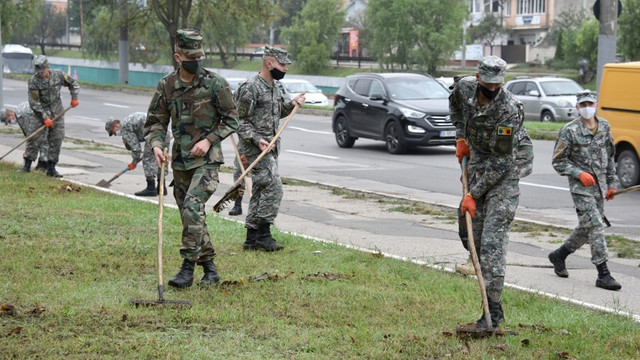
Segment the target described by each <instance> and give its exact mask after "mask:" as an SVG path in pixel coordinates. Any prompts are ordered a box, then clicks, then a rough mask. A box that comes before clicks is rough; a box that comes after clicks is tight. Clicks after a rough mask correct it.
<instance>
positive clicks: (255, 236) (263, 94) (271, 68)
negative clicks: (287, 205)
mask: <svg viewBox="0 0 640 360" xmlns="http://www.w3.org/2000/svg"><path fill="white" fill-rule="evenodd" d="M288 64H291V60H289V55H288V53H287V52H286V51H285V50H282V49H276V48H272V47H269V46H266V47H265V50H264V56H263V59H262V69H261V70H260V73H258V74H257V75H256V76H254V77H253V78H251V79H249V80H247V81H246V82H245V83H243V84H242V85H241V86H240V88H238V90H236V92H235V94H234V99H235V100H236V104H237V105H238V114H239V115H240V119H239V126H238V135H239V137H240V146H239V152H240V154H241V155H242V159H243V161H244V159H246V161H247V163H246V164H244V165H245V166H248V165H249V164H250V163H252V162H253V161H254V160H255V159H256V158H257V157H258V156H259V155H260V153H261V152H262V151H264V150H265V149H266V148H267V147H268V146H269V143H270V142H271V140H272V139H273V137H274V136H275V134H276V132H277V131H278V127H279V125H280V118H282V117H284V116H287V115H289V114H290V113H291V111H292V110H293V108H294V107H295V105H296V104H298V105H300V106H302V105H304V101H305V96H304V93H302V94H300V95H298V96H296V97H295V98H294V99H293V100H291V101H285V100H284V98H283V96H282V93H281V92H280V88H279V87H278V86H277V84H276V83H275V80H280V79H282V78H283V77H284V75H285V73H286V72H287V65H288ZM279 150H280V139H278V141H276V144H275V146H274V147H273V149H272V150H271V151H270V152H269V153H268V154H267V155H265V156H264V157H263V158H262V159H261V160H260V162H259V163H258V164H256V166H255V167H254V168H253V169H252V170H251V180H252V187H251V190H252V194H251V200H250V201H249V212H248V213H247V217H246V219H245V227H246V228H247V237H246V241H245V243H244V244H243V246H242V247H243V248H244V249H245V250H249V249H252V250H257V249H263V250H266V251H276V250H281V249H283V248H284V246H282V244H280V243H278V242H277V241H276V240H275V239H274V238H273V237H272V236H271V231H270V227H271V225H272V224H273V221H274V220H275V218H276V216H277V215H278V209H279V208H280V202H281V201H282V181H281V180H280V174H278V153H279Z"/></svg>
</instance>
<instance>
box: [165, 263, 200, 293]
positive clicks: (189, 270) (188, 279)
mask: <svg viewBox="0 0 640 360" xmlns="http://www.w3.org/2000/svg"><path fill="white" fill-rule="evenodd" d="M194 265H195V262H193V261H189V260H187V259H184V261H182V267H181V268H180V271H179V272H178V273H177V274H176V276H174V277H172V278H171V279H169V285H171V286H173V287H177V288H180V289H183V288H188V287H189V286H191V284H193V267H194Z"/></svg>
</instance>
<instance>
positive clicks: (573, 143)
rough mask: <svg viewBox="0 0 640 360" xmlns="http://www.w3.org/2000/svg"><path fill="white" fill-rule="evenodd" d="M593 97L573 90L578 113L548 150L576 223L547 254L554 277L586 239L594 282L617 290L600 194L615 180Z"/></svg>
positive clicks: (607, 193) (606, 131) (607, 135)
mask: <svg viewBox="0 0 640 360" xmlns="http://www.w3.org/2000/svg"><path fill="white" fill-rule="evenodd" d="M597 103H598V96H597V94H596V93H594V92H593V91H591V90H585V91H583V92H580V93H578V94H577V104H576V108H577V109H578V112H579V114H580V116H579V117H578V118H576V119H575V120H573V121H572V122H570V123H568V124H567V125H565V126H564V127H563V128H562V130H560V134H559V135H558V140H557V141H556V146H555V149H554V151H553V160H552V164H553V168H554V169H556V172H557V173H558V174H560V175H562V176H566V177H567V178H568V179H569V188H570V189H571V197H572V198H573V204H574V206H575V207H576V212H577V213H578V226H576V228H575V229H574V230H573V233H572V234H571V236H569V238H568V239H567V240H566V241H565V242H564V244H562V246H560V248H558V249H556V250H555V251H553V252H552V253H550V254H549V261H551V263H552V264H553V270H554V272H555V273H556V275H558V276H559V277H562V278H566V277H568V276H569V272H568V271H567V268H566V266H565V259H566V258H567V256H569V254H571V253H573V252H574V251H576V250H578V249H579V248H580V247H581V246H582V245H584V244H586V243H587V242H588V243H589V245H590V246H591V262H592V263H593V264H594V265H595V266H596V268H597V269H598V278H597V279H596V286H597V287H599V288H603V289H607V290H620V289H621V288H622V285H620V283H619V282H617V281H616V279H614V278H613V277H612V276H611V273H610V272H609V269H608V267H607V260H608V258H609V257H608V255H607V240H606V239H605V237H604V222H606V218H605V217H604V199H607V200H613V197H614V196H613V193H614V192H615V191H616V188H617V187H618V186H619V185H620V184H619V183H618V176H617V175H616V168H615V163H614V160H613V159H614V155H615V147H614V146H613V138H612V136H611V127H610V126H609V123H608V122H607V120H605V119H603V118H601V117H597V116H595V113H596V107H597Z"/></svg>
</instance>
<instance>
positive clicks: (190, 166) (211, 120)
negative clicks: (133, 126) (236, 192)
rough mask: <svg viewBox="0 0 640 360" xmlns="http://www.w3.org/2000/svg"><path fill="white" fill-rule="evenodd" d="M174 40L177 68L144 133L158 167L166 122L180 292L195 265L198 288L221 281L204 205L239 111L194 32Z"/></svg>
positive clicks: (159, 92)
mask: <svg viewBox="0 0 640 360" xmlns="http://www.w3.org/2000/svg"><path fill="white" fill-rule="evenodd" d="M175 40H176V46H175V49H174V50H175V53H174V54H173V58H174V60H175V61H176V63H177V64H178V65H179V68H178V69H177V70H176V71H174V72H172V73H170V74H169V75H167V76H165V77H164V78H162V79H161V80H160V82H159V83H158V86H157V88H156V91H155V94H154V95H153V98H152V99H151V104H149V111H148V112H147V121H146V123H145V127H144V131H145V134H146V136H145V138H146V140H147V142H148V143H149V144H150V145H151V147H152V148H153V153H154V155H155V158H156V161H157V163H158V165H160V164H162V163H163V162H164V161H167V160H168V159H165V157H164V155H163V152H162V147H163V146H164V143H165V140H166V137H167V136H168V135H167V132H168V128H169V122H171V131H172V132H173V136H174V141H173V148H172V149H171V168H172V169H173V182H172V184H173V196H174V197H175V199H176V203H177V205H178V209H179V210H180V218H181V220H182V247H181V248H180V256H181V257H182V258H183V259H184V260H183V262H182V267H181V268H180V271H179V272H178V274H176V275H175V276H174V277H173V278H171V279H170V280H169V285H171V286H174V287H178V288H185V287H189V286H191V284H192V283H193V271H194V265H195V263H198V264H199V265H201V266H202V267H203V270H204V277H203V278H202V280H201V281H200V282H199V283H198V284H199V285H210V284H213V283H218V282H219V281H220V276H219V275H218V272H217V270H216V267H215V265H214V263H213V258H214V256H215V250H214V249H213V245H212V244H211V240H210V237H209V231H208V229H207V224H206V213H205V204H206V202H207V200H209V198H210V197H211V195H213V193H214V192H215V190H216V187H217V185H218V171H219V169H220V165H221V164H222V163H223V162H224V159H223V156H222V148H221V146H220V143H221V142H222V140H223V139H224V138H226V137H227V136H229V135H231V134H232V133H234V132H235V131H236V129H237V128H238V120H237V118H238V112H237V110H236V107H235V104H234V103H233V97H232V95H231V89H230V88H229V84H228V83H227V81H226V80H225V79H224V78H222V77H221V76H220V75H218V74H215V73H212V72H210V71H208V70H206V69H204V68H203V67H202V61H203V58H204V51H203V50H202V35H200V33H199V32H198V31H197V30H192V29H180V30H178V31H177V32H176V34H175Z"/></svg>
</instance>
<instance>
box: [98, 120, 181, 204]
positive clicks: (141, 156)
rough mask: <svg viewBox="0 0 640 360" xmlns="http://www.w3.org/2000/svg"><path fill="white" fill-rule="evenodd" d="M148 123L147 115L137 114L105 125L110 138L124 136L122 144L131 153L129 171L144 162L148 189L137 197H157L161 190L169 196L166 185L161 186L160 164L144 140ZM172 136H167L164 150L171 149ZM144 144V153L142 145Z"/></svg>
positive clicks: (137, 194) (137, 193)
mask: <svg viewBox="0 0 640 360" xmlns="http://www.w3.org/2000/svg"><path fill="white" fill-rule="evenodd" d="M146 121H147V113H145V112H141V111H138V112H135V113H133V114H130V115H127V117H125V118H124V119H122V121H120V120H118V119H114V118H111V119H109V120H107V122H106V124H105V125H104V127H105V129H106V130H107V134H109V136H112V135H122V142H123V143H124V146H125V147H126V148H127V150H129V151H131V157H132V158H133V159H132V160H131V162H130V163H129V164H128V165H127V168H128V169H129V170H133V169H135V168H136V166H137V165H138V163H139V162H140V161H142V168H143V169H144V176H145V178H146V179H147V187H146V188H145V189H143V190H141V191H138V192H136V193H135V195H136V196H156V195H158V193H159V192H160V189H164V195H166V194H167V187H166V186H165V185H164V184H160V172H159V171H158V170H159V169H158V163H156V158H155V156H154V155H153V150H152V148H151V145H149V144H148V143H146V142H145V139H144V123H145V122H146ZM170 141H171V136H170V135H169V133H167V136H165V139H164V144H163V145H162V146H163V148H165V147H167V148H168V147H169V143H170ZM143 144H144V152H143V148H142V145H143ZM156 175H157V178H158V185H157V188H156Z"/></svg>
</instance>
